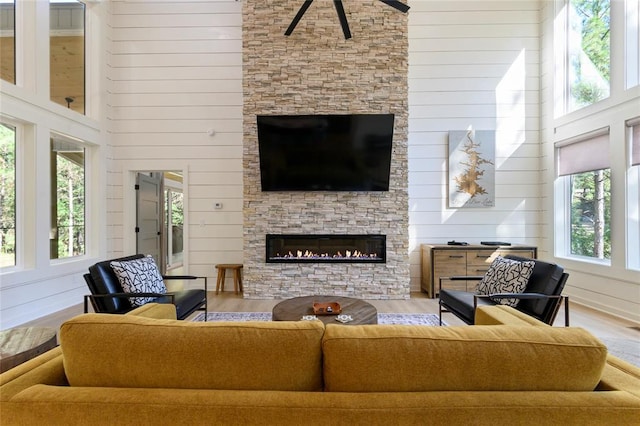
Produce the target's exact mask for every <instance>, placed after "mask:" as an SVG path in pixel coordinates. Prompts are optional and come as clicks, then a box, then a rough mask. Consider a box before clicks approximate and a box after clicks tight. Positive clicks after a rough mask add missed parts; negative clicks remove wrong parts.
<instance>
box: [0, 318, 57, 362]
mask: <svg viewBox="0 0 640 426" xmlns="http://www.w3.org/2000/svg"><path fill="white" fill-rule="evenodd" d="M57 345H58V339H57V337H56V330H55V329H53V328H45V327H18V328H12V329H9V330H4V331H0V373H4V372H5V371H7V370H8V369H10V368H13V367H15V366H16V365H19V364H22V363H23V362H25V361H28V360H30V359H32V358H35V357H36V356H38V355H40V354H42V353H45V352H46V351H48V350H50V349H53V348H55V347H56V346H57Z"/></svg>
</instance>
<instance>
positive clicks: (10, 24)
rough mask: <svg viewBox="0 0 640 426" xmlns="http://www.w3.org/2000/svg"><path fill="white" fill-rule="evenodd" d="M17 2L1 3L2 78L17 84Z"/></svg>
mask: <svg viewBox="0 0 640 426" xmlns="http://www.w3.org/2000/svg"><path fill="white" fill-rule="evenodd" d="M15 22H16V2H15V0H11V1H6V0H5V1H2V2H0V55H1V56H0V78H1V79H2V80H4V81H8V82H9V83H13V84H15V83H16V25H15Z"/></svg>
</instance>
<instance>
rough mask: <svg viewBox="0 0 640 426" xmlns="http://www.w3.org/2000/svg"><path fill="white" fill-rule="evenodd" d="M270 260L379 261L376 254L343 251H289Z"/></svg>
mask: <svg viewBox="0 0 640 426" xmlns="http://www.w3.org/2000/svg"><path fill="white" fill-rule="evenodd" d="M272 259H274V260H277V259H337V260H340V259H349V260H358V259H361V260H368V259H379V257H378V254H377V253H368V254H367V253H362V252H361V251H360V250H353V251H351V250H345V252H344V254H342V252H340V251H338V252H336V253H335V254H330V253H314V252H313V251H311V250H296V253H295V254H294V253H293V252H291V251H289V252H288V253H286V254H285V255H281V254H280V253H276V255H275V256H273V257H272Z"/></svg>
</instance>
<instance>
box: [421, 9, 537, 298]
mask: <svg viewBox="0 0 640 426" xmlns="http://www.w3.org/2000/svg"><path fill="white" fill-rule="evenodd" d="M410 6H411V11H410V15H409V221H410V225H409V227H410V259H411V288H412V290H414V291H418V290H419V288H420V244H424V243H446V242H447V241H449V240H453V239H455V240H458V241H467V242H469V243H479V242H480V241H484V240H501V241H508V242H512V243H524V244H532V245H537V243H538V229H539V226H540V223H539V222H540V218H539V217H540V216H539V211H540V203H541V193H540V189H539V173H538V167H539V155H540V154H539V153H540V149H539V140H540V135H539V107H538V100H539V96H538V89H539V81H538V77H539V60H540V59H539V3H538V2H537V1H533V0H532V1H527V0H520V1H515V2H514V1H503V0H499V1H479V0H470V1H457V0H454V1H427V0H420V1H417V0H414V1H411V2H410ZM469 127H472V128H474V129H476V130H495V131H496V186H495V194H496V195H495V199H496V201H495V207H491V208H468V209H464V208H460V209H450V208H448V207H447V153H448V145H447V143H448V141H447V138H448V131H449V130H466V129H467V128H469Z"/></svg>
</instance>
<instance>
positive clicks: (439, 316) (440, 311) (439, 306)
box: [438, 303, 442, 325]
mask: <svg viewBox="0 0 640 426" xmlns="http://www.w3.org/2000/svg"><path fill="white" fill-rule="evenodd" d="M438 320H439V321H440V325H442V305H441V304H440V303H438Z"/></svg>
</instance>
